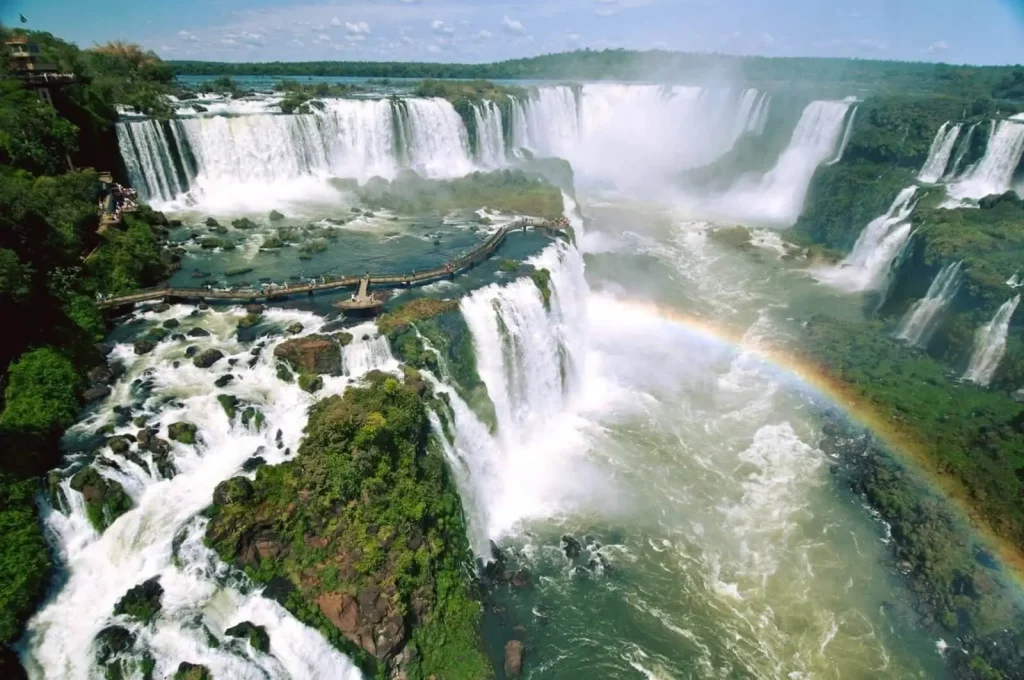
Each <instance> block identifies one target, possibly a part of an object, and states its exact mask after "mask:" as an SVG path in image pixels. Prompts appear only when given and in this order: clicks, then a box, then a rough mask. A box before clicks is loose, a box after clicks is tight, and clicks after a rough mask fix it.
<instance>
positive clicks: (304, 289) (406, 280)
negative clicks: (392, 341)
mask: <svg viewBox="0 0 1024 680" xmlns="http://www.w3.org/2000/svg"><path fill="white" fill-rule="evenodd" d="M527 228H532V229H541V230H546V231H550V232H554V233H558V234H565V235H568V236H569V237H570V238H572V227H571V226H570V225H569V221H568V220H567V219H565V218H564V217H561V218H559V219H557V220H553V221H551V220H543V219H537V218H532V217H527V218H523V219H519V220H515V221H513V222H509V223H508V224H506V225H504V226H502V227H501V228H500V229H498V231H496V232H495V233H494V234H492V235H491V237H490V238H488V239H487V240H486V241H485V242H483V243H481V244H480V245H479V246H477V247H476V248H473V249H472V250H470V251H469V252H467V253H465V254H463V255H462V256H460V257H458V258H457V259H455V260H452V261H450V262H448V263H446V264H445V265H444V266H442V267H438V268H436V269H430V270H427V271H419V272H417V271H414V272H409V273H406V274H370V273H366V274H362V275H353V276H338V277H334V278H331V277H320V279H318V280H316V279H314V280H312V281H311V282H310V283H306V284H301V285H292V284H289V283H285V284H273V283H272V284H265V285H264V286H261V287H260V288H237V289H236V288H211V287H207V288H171V287H162V288H149V289H146V290H140V291H138V292H136V293H131V294H129V295H121V296H118V297H114V298H107V299H101V300H99V301H98V302H97V306H98V307H99V308H100V309H114V308H117V307H124V306H127V305H132V304H135V303H137V302H148V301H151V300H186V301H194V302H206V301H208V300H225V301H240V302H252V301H257V300H264V301H271V300H281V299H285V298H288V297H292V296H295V295H302V294H305V295H308V296H312V295H313V294H314V293H319V292H328V291H334V290H340V289H343V288H357V290H358V292H357V293H356V295H355V296H354V297H353V298H352V299H351V300H342V301H340V302H337V303H335V306H336V307H338V308H339V309H341V310H343V311H349V312H356V313H359V312H362V313H372V312H375V311H377V310H379V309H380V307H381V306H382V305H383V304H384V303H385V302H386V301H387V298H386V297H384V296H383V295H382V294H379V293H370V292H369V287H370V286H381V287H389V288H396V287H406V288H409V287H412V286H421V285H424V284H427V283H431V282H433V281H438V280H441V279H446V278H453V277H455V276H456V275H458V274H459V273H460V272H463V271H466V270H468V269H471V268H472V267H474V266H476V265H477V264H478V263H480V262H482V261H483V260H486V259H487V258H488V257H490V256H491V255H493V254H494V252H495V251H497V250H498V248H500V247H501V244H502V243H504V241H505V238H506V237H507V236H508V235H509V234H511V233H515V232H519V231H526V229H527ZM382 298H383V299H382Z"/></svg>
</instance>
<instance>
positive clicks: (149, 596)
mask: <svg viewBox="0 0 1024 680" xmlns="http://www.w3.org/2000/svg"><path fill="white" fill-rule="evenodd" d="M163 594H164V589H163V586H161V585H160V580H159V577H154V578H151V579H149V580H148V581H144V582H142V583H140V584H139V585H137V586H133V587H132V588H129V589H128V592H127V593H125V594H124V596H123V597H122V598H121V599H120V600H118V601H117V604H116V605H114V614H115V615H117V616H128V617H131V618H133V619H136V620H138V621H141V622H142V623H150V622H151V621H152V620H153V619H154V618H155V617H156V615H157V612H159V611H160V608H161V607H162V606H163V605H162V603H161V601H160V599H161V598H162V597H163Z"/></svg>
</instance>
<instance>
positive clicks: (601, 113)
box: [511, 84, 770, 188]
mask: <svg viewBox="0 0 1024 680" xmlns="http://www.w3.org/2000/svg"><path fill="white" fill-rule="evenodd" d="M769 107H770V97H769V96H768V95H766V94H764V93H761V92H758V91H756V90H730V89H726V88H712V89H706V88H699V87H684V86H659V85H620V84H588V85H584V86H583V87H582V88H580V89H579V90H578V91H576V90H574V89H573V88H571V87H568V86H554V87H541V88H538V90H537V91H536V93H535V94H533V95H532V96H531V97H530V99H529V100H527V101H526V102H513V106H512V125H511V131H512V144H513V147H515V148H518V147H525V148H527V149H529V150H530V151H532V152H534V153H536V154H538V155H542V156H558V157H561V158H565V159H567V160H568V161H569V162H571V163H572V166H573V169H574V170H575V171H576V172H577V173H579V174H580V175H581V176H582V177H583V178H585V179H587V180H591V181H599V182H611V183H613V184H614V185H615V186H617V187H619V188H641V187H645V186H649V185H651V184H662V183H664V182H666V181H667V180H669V179H671V178H672V177H673V176H674V175H675V174H676V173H678V172H679V171H681V170H684V169H686V168H692V167H697V166H701V165H706V164H707V163H710V162H711V161H713V160H715V159H716V158H718V157H720V156H721V155H722V154H724V153H725V152H727V151H728V150H729V149H731V148H732V146H733V144H735V142H736V140H737V139H738V138H739V137H740V135H742V134H744V133H752V134H761V133H762V132H763V131H764V126H765V124H766V121H767V117H768V112H769Z"/></svg>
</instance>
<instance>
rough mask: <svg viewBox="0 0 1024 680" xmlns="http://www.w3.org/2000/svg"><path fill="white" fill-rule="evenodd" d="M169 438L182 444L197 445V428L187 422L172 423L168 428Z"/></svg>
mask: <svg viewBox="0 0 1024 680" xmlns="http://www.w3.org/2000/svg"><path fill="white" fill-rule="evenodd" d="M167 436H168V437H170V438H171V439H173V440H174V441H176V442H181V443H182V444H195V443H196V426H195V425H193V424H192V423H185V422H178V423H171V424H170V425H168V426H167Z"/></svg>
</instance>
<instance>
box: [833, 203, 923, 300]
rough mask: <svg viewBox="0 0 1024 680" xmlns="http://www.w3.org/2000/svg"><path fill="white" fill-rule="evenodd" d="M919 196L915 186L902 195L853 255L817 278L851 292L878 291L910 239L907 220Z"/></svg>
mask: <svg viewBox="0 0 1024 680" xmlns="http://www.w3.org/2000/svg"><path fill="white" fill-rule="evenodd" d="M916 193H917V187H915V186H911V187H907V188H906V189H904V190H903V191H901V192H900V193H899V195H898V196H897V197H896V200H895V201H893V202H892V205H890V206H889V209H888V210H887V211H886V212H885V214H884V215H879V216H878V217H876V218H875V219H873V220H871V222H869V223H868V225H867V226H866V227H864V230H863V231H862V232H861V233H860V236H858V237H857V242H856V243H855V244H854V246H853V250H852V251H850V254H849V255H847V256H846V257H845V258H843V260H842V262H840V263H839V264H838V265H837V266H836V267H829V268H827V269H820V270H818V271H816V272H815V274H814V275H815V277H816V278H817V279H818V280H819V281H825V282H827V283H830V284H832V285H835V286H837V287H839V288H842V289H844V290H847V291H850V292H859V291H865V290H874V289H876V288H878V287H879V286H880V285H881V284H882V283H883V282H884V281H885V275H886V272H887V271H888V270H889V267H890V265H892V262H893V260H894V259H895V258H896V256H897V255H898V254H899V252H900V249H902V248H903V245H904V244H905V243H906V241H907V238H908V237H909V236H910V230H911V226H910V224H909V223H908V222H907V221H906V220H907V218H908V217H910V213H911V212H912V211H913V210H914V206H915V205H916V202H914V201H913V199H914V195H915V194H916Z"/></svg>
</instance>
